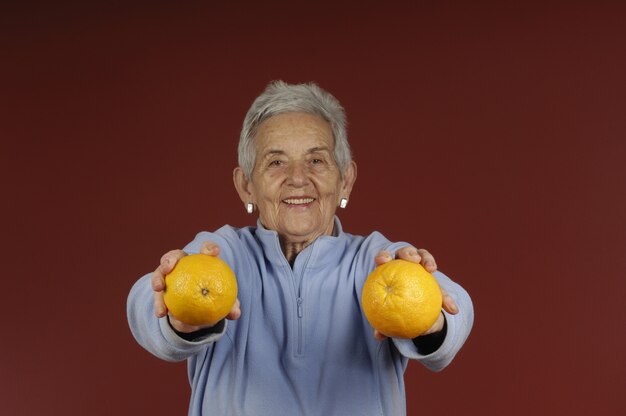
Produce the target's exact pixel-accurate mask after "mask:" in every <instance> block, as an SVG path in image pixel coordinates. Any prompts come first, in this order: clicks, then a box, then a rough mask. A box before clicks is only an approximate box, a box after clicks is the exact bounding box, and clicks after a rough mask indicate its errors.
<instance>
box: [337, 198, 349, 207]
mask: <svg viewBox="0 0 626 416" xmlns="http://www.w3.org/2000/svg"><path fill="white" fill-rule="evenodd" d="M347 206H348V198H341V200H340V201H339V208H345V207H347Z"/></svg>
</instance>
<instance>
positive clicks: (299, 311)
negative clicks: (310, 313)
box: [298, 298, 304, 318]
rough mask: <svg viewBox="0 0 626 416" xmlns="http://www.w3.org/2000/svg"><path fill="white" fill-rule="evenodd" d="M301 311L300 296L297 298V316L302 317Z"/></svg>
mask: <svg viewBox="0 0 626 416" xmlns="http://www.w3.org/2000/svg"><path fill="white" fill-rule="evenodd" d="M303 315H304V314H303V312H302V298H298V318H302V316H303Z"/></svg>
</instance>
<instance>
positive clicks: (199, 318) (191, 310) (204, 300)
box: [163, 254, 237, 325]
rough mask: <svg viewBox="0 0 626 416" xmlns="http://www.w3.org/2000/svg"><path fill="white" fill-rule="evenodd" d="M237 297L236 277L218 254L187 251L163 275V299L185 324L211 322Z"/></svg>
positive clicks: (222, 314) (208, 323) (222, 315)
mask: <svg viewBox="0 0 626 416" xmlns="http://www.w3.org/2000/svg"><path fill="white" fill-rule="evenodd" d="M236 299H237V280H236V279H235V274H234V273H233V271H232V270H231V268H230V267H228V264H226V262H224V261H223V260H221V259H219V258H218V257H213V256H208V255H205V254H190V255H188V256H185V257H183V258H181V259H180V260H178V263H176V266H175V267H174V269H173V270H172V271H171V272H170V273H169V274H168V275H166V276H165V291H164V292H163V300H164V301H165V305H166V306H167V309H168V310H169V311H170V312H171V313H172V315H174V317H176V319H178V320H180V321H182V322H184V323H186V324H188V325H213V324H215V323H217V322H219V321H220V320H222V319H223V318H224V317H225V316H226V315H228V312H230V309H231V308H232V307H233V305H234V304H235V300H236Z"/></svg>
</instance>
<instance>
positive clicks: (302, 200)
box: [283, 198, 314, 205]
mask: <svg viewBox="0 0 626 416" xmlns="http://www.w3.org/2000/svg"><path fill="white" fill-rule="evenodd" d="M313 201H314V199H313V198H291V199H285V200H284V201H283V202H285V203H287V204H293V205H298V204H310V203H311V202H313Z"/></svg>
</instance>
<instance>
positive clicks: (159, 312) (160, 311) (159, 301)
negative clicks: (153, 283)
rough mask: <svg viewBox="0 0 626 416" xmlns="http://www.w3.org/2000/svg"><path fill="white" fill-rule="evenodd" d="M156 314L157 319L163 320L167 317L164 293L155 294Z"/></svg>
mask: <svg viewBox="0 0 626 416" xmlns="http://www.w3.org/2000/svg"><path fill="white" fill-rule="evenodd" d="M154 314H155V315H156V317H157V318H163V317H164V316H165V315H167V307H166V306H165V301H164V300H163V292H161V291H159V292H154Z"/></svg>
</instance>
